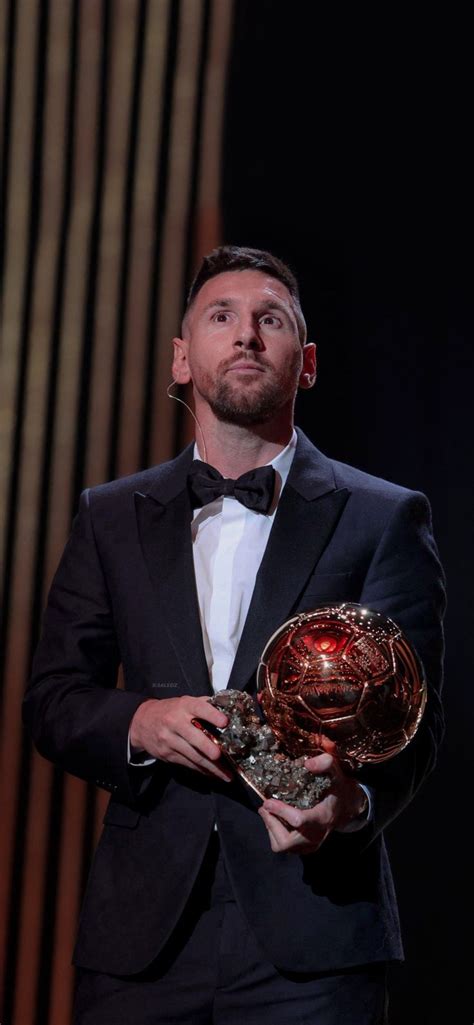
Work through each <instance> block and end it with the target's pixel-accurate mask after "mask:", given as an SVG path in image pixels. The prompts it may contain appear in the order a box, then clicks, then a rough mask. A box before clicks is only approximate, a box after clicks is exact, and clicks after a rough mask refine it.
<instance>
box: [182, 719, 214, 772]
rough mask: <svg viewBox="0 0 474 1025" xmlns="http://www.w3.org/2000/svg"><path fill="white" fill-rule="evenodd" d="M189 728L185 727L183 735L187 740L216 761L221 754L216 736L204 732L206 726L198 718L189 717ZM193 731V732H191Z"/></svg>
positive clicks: (211, 759)
mask: <svg viewBox="0 0 474 1025" xmlns="http://www.w3.org/2000/svg"><path fill="white" fill-rule="evenodd" d="M190 725H191V730H189V729H188V728H187V727H185V729H184V731H183V736H185V737H186V739H187V740H188V742H189V743H190V744H191V745H192V747H195V748H196V749H197V750H198V751H201V752H202V753H203V754H204V755H205V757H206V758H209V760H210V761H211V762H217V761H218V760H219V758H220V757H221V756H222V748H221V746H220V744H219V741H218V739H217V738H215V737H213V736H212V734H210V733H207V732H206V727H205V726H203V725H202V723H200V722H199V720H198V719H191V724H190ZM193 731H195V732H193Z"/></svg>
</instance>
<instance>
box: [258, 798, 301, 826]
mask: <svg viewBox="0 0 474 1025" xmlns="http://www.w3.org/2000/svg"><path fill="white" fill-rule="evenodd" d="M262 809H263V811H265V812H270V814H271V815H273V816H274V815H277V816H278V818H279V819H283V821H284V822H285V823H286V824H287V828H290V829H299V827H300V825H301V824H302V823H303V822H304V819H303V816H302V812H301V810H300V809H299V808H294V807H293V806H292V805H291V804H285V802H284V801H278V800H276V798H269V799H268V800H266V801H264V803H263V805H262Z"/></svg>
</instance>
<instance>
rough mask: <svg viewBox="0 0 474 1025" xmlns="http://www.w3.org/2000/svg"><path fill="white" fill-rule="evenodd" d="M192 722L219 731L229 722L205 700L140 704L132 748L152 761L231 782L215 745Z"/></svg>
mask: <svg viewBox="0 0 474 1025" xmlns="http://www.w3.org/2000/svg"><path fill="white" fill-rule="evenodd" d="M193 719H204V720H206V721H207V722H210V723H213V725H214V726H219V727H220V728H222V727H223V726H225V725H226V724H227V722H228V717H227V716H226V715H225V713H224V712H220V711H219V709H218V708H215V707H214V705H211V704H210V702H209V700H208V698H206V697H200V698H193V697H190V696H188V695H185V696H183V697H181V698H163V699H161V700H158V699H156V698H151V699H150V700H149V701H144V702H143V704H142V705H139V707H138V708H137V710H136V712H135V715H134V716H133V719H132V722H131V724H130V744H131V746H132V748H136V749H138V750H140V751H146V752H147V754H148V755H150V757H152V758H160V759H161V760H162V761H164V762H173V763H175V764H176V765H185V766H186V767H187V768H188V769H194V770H195V771H196V772H200V773H201V774H202V775H204V776H215V777H217V779H221V780H226V781H228V780H231V779H232V778H233V772H232V770H231V769H230V768H229V767H228V766H227V765H226V764H225V762H224V760H223V758H222V756H221V752H220V751H219V748H218V747H217V745H216V744H214V743H213V742H212V740H209V739H208V737H206V736H205V734H204V733H202V731H201V730H199V729H197V728H196V726H193V723H192V720H193Z"/></svg>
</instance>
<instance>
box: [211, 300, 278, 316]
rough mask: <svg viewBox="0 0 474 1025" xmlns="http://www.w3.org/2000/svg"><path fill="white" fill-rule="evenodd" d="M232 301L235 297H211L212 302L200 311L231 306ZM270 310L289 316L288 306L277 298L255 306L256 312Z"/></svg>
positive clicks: (233, 301) (267, 311)
mask: <svg viewBox="0 0 474 1025" xmlns="http://www.w3.org/2000/svg"><path fill="white" fill-rule="evenodd" d="M234 303H235V299H231V298H229V299H213V300H212V302H210V303H208V304H207V306H205V307H204V309H203V311H202V312H203V314H204V313H208V311H209V310H212V309H215V308H216V307H217V308H218V309H221V308H224V307H228V306H232V305H233V304H234ZM271 310H278V311H279V312H280V313H284V314H285V316H287V317H288V316H289V311H288V307H287V306H284V304H283V303H280V302H278V300H277V299H269V300H268V301H266V302H265V301H264V302H262V303H260V305H259V306H258V308H257V312H258V313H269V312H270V311H271ZM292 312H293V311H292ZM293 316H295V314H294V313H293ZM295 319H296V318H295Z"/></svg>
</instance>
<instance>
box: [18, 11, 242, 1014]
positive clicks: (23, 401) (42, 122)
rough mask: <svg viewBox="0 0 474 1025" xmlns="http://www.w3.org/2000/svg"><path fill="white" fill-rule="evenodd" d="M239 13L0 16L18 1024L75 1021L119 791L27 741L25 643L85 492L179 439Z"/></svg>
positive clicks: (214, 224) (212, 230)
mask: <svg viewBox="0 0 474 1025" xmlns="http://www.w3.org/2000/svg"><path fill="white" fill-rule="evenodd" d="M232 7H233V0H214V2H211V0H94V2H92V0H91V2H89V0H86V2H82V0H16V3H11V4H10V5H7V6H6V8H5V18H4V20H2V26H1V27H2V40H4V41H5V45H3V42H2V43H1V45H0V50H1V52H2V54H3V60H4V66H5V74H2V75H1V79H2V89H3V93H2V95H3V96H4V97H5V103H4V105H3V107H2V115H3V117H4V124H5V125H6V126H7V127H8V126H11V130H10V129H9V131H7V133H6V135H5V137H6V138H7V139H8V142H9V147H8V159H7V166H8V168H9V170H10V174H9V176H8V175H7V176H6V177H5V199H6V207H5V208H6V220H5V232H4V236H3V243H4V245H3V249H2V252H4V253H5V256H6V263H5V268H6V269H5V278H4V286H5V287H4V304H3V307H2V321H1V327H2V345H1V348H0V356H1V372H0V388H1V395H0V403H1V404H0V453H1V460H0V466H1V469H0V527H1V545H2V548H1V549H0V551H2V555H3V564H2V573H3V590H4V596H5V602H4V605H5V618H4V631H5V645H4V649H5V651H4V663H3V669H4V672H3V680H4V688H3V701H2V713H3V715H2V719H3V723H4V738H3V740H4V742H3V745H2V757H3V766H2V771H1V774H0V786H2V788H3V792H2V840H1V844H2V846H1V859H2V860H1V871H0V887H1V900H2V926H3V933H2V936H3V954H2V965H3V964H6V965H7V967H8V979H7V984H6V989H5V1001H4V1013H5V1019H6V1020H9V1021H11V1022H12V1023H13V1025H66V1022H67V1021H69V1020H70V1013H71V1001H72V988H73V972H72V968H71V966H70V957H71V953H72V946H73V941H74V935H75V930H76V923H77V915H78V909H79V904H80V900H81V896H82V890H83V885H84V879H85V876H86V873H87V869H88V865H89V861H90V856H91V852H92V848H93V846H94V843H95V841H96V839H97V837H98V835H99V833H100V829H101V820H102V816H103V811H104V805H105V803H106V801H107V800H108V795H107V794H105V793H103V792H100V793H99V796H96V795H95V792H93V791H92V789H91V788H88V787H87V786H86V785H85V784H84V783H82V782H81V781H79V780H75V779H73V778H71V777H63V776H62V774H61V773H60V772H59V771H58V770H55V769H53V767H52V766H50V765H49V764H48V763H46V762H45V761H44V760H43V759H41V758H40V757H39V756H38V755H37V754H36V753H34V752H32V750H31V746H30V744H29V742H28V740H27V738H26V737H25V736H24V734H23V732H22V728H21V712H20V709H21V700H22V694H23V689H24V685H25V681H26V678H27V675H28V672H29V662H30V656H31V651H32V649H33V647H34V644H35V640H36V637H37V633H38V629H39V618H40V612H41V608H42V605H43V603H44V600H45V598H46V593H47V589H48V587H49V584H50V581H51V578H52V575H53V572H54V569H55V567H56V565H57V561H58V558H59V556H60V553H61V550H62V548H63V546H64V542H65V540H66V537H67V534H68V532H69V529H70V523H71V517H72V514H73V511H74V509H75V507H76V503H77V496H78V492H79V490H81V489H82V488H83V487H85V486H88V485H91V484H94V483H97V482H98V481H101V480H104V479H106V478H107V477H110V476H111V475H118V474H123V473H129V472H134V471H135V470H137V469H139V468H140V462H141V461H142V460H143V458H144V456H149V455H151V456H152V458H153V460H157V459H162V458H167V457H169V456H170V455H172V454H173V446H174V438H175V433H176V430H175V421H176V412H175V410H176V407H175V406H174V405H173V404H172V403H170V402H169V400H168V399H167V398H166V395H165V393H166V386H167V383H168V381H169V379H170V378H169V365H170V357H171V348H170V340H171V338H172V336H173V334H174V333H175V331H176V328H177V327H178V325H179V319H180V314H181V309H182V302H183V294H184V289H185V285H186V283H187V282H186V278H187V276H188V275H189V271H190V267H192V264H193V261H194V260H195V253H196V248H197V249H198V251H200V250H201V249H202V246H203V243H204V244H205V246H206V247H208V246H209V247H210V246H212V245H214V244H216V243H217V242H218V241H219V238H218V233H219V217H218V200H219V195H218V194H219V181H218V179H219V148H220V121H221V118H222V95H223V93H224V78H225V67H226V60H227V48H228V39H229V35H230V31H231V14H232ZM13 43H14V45H13ZM7 72H8V73H7ZM204 178H205V180H204ZM197 239H199V241H197ZM199 255H201V253H200V254H199Z"/></svg>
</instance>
